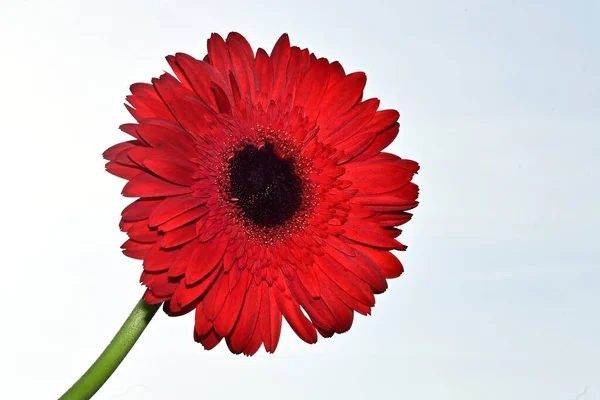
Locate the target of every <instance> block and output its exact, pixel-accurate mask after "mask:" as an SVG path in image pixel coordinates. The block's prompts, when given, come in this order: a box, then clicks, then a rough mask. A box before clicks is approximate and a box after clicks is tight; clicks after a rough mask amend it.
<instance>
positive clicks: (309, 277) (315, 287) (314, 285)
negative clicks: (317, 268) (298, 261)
mask: <svg viewBox="0 0 600 400" xmlns="http://www.w3.org/2000/svg"><path fill="white" fill-rule="evenodd" d="M296 275H297V276H298V278H299V279H300V282H302V286H304V288H305V289H306V291H307V292H308V293H309V294H310V295H311V296H312V297H314V298H315V299H317V298H319V297H321V288H320V287H319V281H318V280H317V277H316V276H315V272H314V267H313V266H312V265H309V266H308V268H306V272H302V270H300V269H298V270H296Z"/></svg>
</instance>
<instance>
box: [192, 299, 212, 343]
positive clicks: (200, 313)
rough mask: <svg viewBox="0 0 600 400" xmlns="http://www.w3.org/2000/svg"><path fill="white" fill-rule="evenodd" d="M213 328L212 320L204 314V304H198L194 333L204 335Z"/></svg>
mask: <svg viewBox="0 0 600 400" xmlns="http://www.w3.org/2000/svg"><path fill="white" fill-rule="evenodd" d="M212 328H213V324H212V322H210V321H209V320H208V319H206V315H204V309H203V307H202V304H198V306H197V307H196V313H195V317H194V335H198V336H204V335H206V334H207V333H208V332H209V331H210V330H211V329H212Z"/></svg>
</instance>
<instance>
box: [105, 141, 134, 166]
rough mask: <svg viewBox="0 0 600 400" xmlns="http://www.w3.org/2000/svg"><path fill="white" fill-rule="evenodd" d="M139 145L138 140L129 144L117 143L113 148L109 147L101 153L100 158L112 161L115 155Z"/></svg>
mask: <svg viewBox="0 0 600 400" xmlns="http://www.w3.org/2000/svg"><path fill="white" fill-rule="evenodd" d="M140 145H141V143H140V141H139V140H131V141H129V142H122V143H117V144H115V145H114V146H111V147H109V148H108V149H106V150H105V151H104V153H102V157H104V159H106V160H110V161H114V160H115V159H116V158H117V154H119V153H121V152H122V151H123V150H128V149H133V148H134V147H139V146H140Z"/></svg>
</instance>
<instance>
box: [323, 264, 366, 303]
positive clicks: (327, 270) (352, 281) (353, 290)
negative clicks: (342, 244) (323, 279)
mask: <svg viewBox="0 0 600 400" xmlns="http://www.w3.org/2000/svg"><path fill="white" fill-rule="evenodd" d="M315 262H316V263H317V266H318V268H320V270H321V271H322V272H323V273H324V274H325V275H327V276H328V277H329V278H330V279H331V281H333V282H335V284H336V285H337V286H339V287H340V289H342V290H343V291H344V292H346V293H348V294H349V295H350V296H352V297H353V298H354V299H356V300H358V301H359V302H361V303H362V304H364V305H366V306H369V307H373V306H374V305H375V297H374V296H373V293H372V291H371V289H370V288H369V286H368V285H366V284H365V283H364V282H362V281H360V279H357V278H355V276H354V275H351V274H348V273H346V272H345V271H343V266H342V265H340V264H339V263H337V262H336V261H335V260H333V259H332V258H331V257H330V256H328V255H326V256H323V257H318V258H316V259H315ZM319 276H320V274H319Z"/></svg>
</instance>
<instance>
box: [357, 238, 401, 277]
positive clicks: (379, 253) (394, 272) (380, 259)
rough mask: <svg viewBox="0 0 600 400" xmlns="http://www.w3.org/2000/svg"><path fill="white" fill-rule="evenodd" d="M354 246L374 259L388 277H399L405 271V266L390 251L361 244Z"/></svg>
mask: <svg viewBox="0 0 600 400" xmlns="http://www.w3.org/2000/svg"><path fill="white" fill-rule="evenodd" d="M352 247H355V248H356V249H357V250H358V251H360V252H361V253H363V254H364V255H365V256H367V257H369V258H370V259H371V260H373V262H374V263H375V264H376V265H377V266H378V267H379V269H380V270H381V273H382V274H383V276H384V277H385V278H387V279H393V278H397V277H399V276H400V275H401V274H402V273H403V272H404V267H403V266H402V263H401V262H400V260H398V259H397V258H396V256H395V255H394V254H392V253H391V252H389V251H385V250H379V249H374V248H372V247H369V246H360V245H352Z"/></svg>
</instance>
